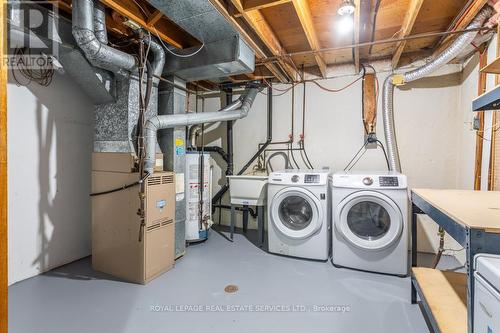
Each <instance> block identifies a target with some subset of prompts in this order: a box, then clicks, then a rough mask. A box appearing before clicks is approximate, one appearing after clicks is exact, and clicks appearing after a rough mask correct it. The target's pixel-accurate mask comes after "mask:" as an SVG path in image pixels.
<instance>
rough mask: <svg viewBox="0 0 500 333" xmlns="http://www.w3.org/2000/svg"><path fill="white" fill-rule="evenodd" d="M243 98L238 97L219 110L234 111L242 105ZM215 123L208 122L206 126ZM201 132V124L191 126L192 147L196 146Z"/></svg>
mask: <svg viewBox="0 0 500 333" xmlns="http://www.w3.org/2000/svg"><path fill="white" fill-rule="evenodd" d="M241 102H242V101H241V99H240V98H238V99H237V100H236V101H234V102H233V103H231V104H229V105H227V106H226V107H224V108H222V109H220V110H219V111H218V112H224V111H233V110H236V109H238V108H240V107H241ZM211 124H213V123H207V124H205V126H209V125H211ZM200 133H201V125H200V124H198V125H193V126H191V127H190V128H189V142H190V145H191V146H192V147H194V146H196V144H195V142H196V137H197V136H198V135H199V134H200Z"/></svg>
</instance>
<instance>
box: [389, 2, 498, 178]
mask: <svg viewBox="0 0 500 333" xmlns="http://www.w3.org/2000/svg"><path fill="white" fill-rule="evenodd" d="M491 14H492V8H491V7H489V6H487V7H485V8H483V9H482V10H481V12H480V13H479V14H478V15H477V16H476V17H475V18H474V20H473V21H472V23H471V24H469V26H468V27H467V28H466V29H477V28H480V27H482V26H483V24H484V22H485V21H486V20H487V19H488V18H489V17H490V16H491ZM477 34H478V32H477V31H473V32H468V33H464V34H462V35H460V37H458V38H457V39H456V40H455V41H454V42H453V43H452V44H451V46H450V47H449V48H448V49H446V50H445V51H443V53H441V54H440V55H439V56H438V57H437V58H436V59H434V60H433V61H431V62H429V63H428V64H426V65H424V66H422V67H420V68H417V69H415V70H413V71H410V72H407V73H404V74H394V75H390V76H389V77H388V78H387V79H386V80H385V82H384V87H383V93H382V117H383V122H384V134H385V142H386V146H387V155H388V158H389V168H390V170H391V171H398V172H401V161H400V158H399V150H398V144H397V140H396V130H395V125H394V87H395V86H399V85H404V84H406V83H408V82H412V81H415V80H418V79H420V78H423V77H425V76H427V75H429V74H431V73H433V72H435V71H436V70H438V69H439V68H441V67H442V66H444V65H446V64H447V63H448V62H450V61H451V60H453V59H454V58H455V57H456V56H457V55H458V54H459V53H460V51H461V50H462V49H463V48H464V47H465V46H467V45H468V44H470V43H471V42H472V41H473V40H474V38H475V37H476V35H477Z"/></svg>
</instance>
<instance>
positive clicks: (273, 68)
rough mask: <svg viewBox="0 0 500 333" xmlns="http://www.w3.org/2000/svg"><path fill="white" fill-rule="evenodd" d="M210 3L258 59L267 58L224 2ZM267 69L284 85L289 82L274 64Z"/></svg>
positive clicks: (270, 64)
mask: <svg viewBox="0 0 500 333" xmlns="http://www.w3.org/2000/svg"><path fill="white" fill-rule="evenodd" d="M210 3H211V4H212V5H213V6H214V7H215V8H216V9H217V10H218V11H219V13H221V15H222V16H224V17H225V18H226V19H227V20H228V22H229V23H231V25H232V26H233V28H234V29H236V31H237V32H238V33H239V34H240V36H241V37H242V38H243V40H244V41H245V42H246V43H247V44H248V45H250V47H251V48H252V49H253V50H254V52H255V55H256V57H257V59H262V58H266V54H265V53H264V51H263V50H262V49H261V47H260V46H259V45H258V44H257V43H256V42H255V41H254V40H253V38H252V37H250V36H249V35H248V33H247V32H246V31H245V29H243V28H242V27H241V26H240V25H239V24H238V22H236V20H235V18H234V17H233V16H232V15H230V14H229V13H228V11H227V8H226V6H225V4H224V1H222V0H210ZM265 67H266V68H267V69H268V70H269V71H270V72H271V73H272V74H273V75H274V76H275V77H276V78H277V79H278V80H279V81H280V82H282V83H285V82H287V81H288V80H287V78H286V77H285V76H284V75H283V74H282V73H281V71H280V69H279V68H278V67H277V66H276V65H275V64H272V63H266V64H265Z"/></svg>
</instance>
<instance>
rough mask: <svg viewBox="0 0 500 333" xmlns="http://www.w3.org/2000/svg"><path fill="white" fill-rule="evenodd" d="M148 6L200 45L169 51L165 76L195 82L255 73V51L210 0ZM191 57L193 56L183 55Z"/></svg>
mask: <svg viewBox="0 0 500 333" xmlns="http://www.w3.org/2000/svg"><path fill="white" fill-rule="evenodd" d="M149 3H151V5H153V6H154V7H156V8H158V10H160V11H161V12H163V14H165V16H167V17H168V18H169V19H170V20H171V21H173V22H174V23H175V24H177V25H178V26H179V27H181V28H182V29H184V30H185V31H186V32H188V33H189V34H191V35H192V36H193V37H195V38H196V39H198V40H199V41H201V42H202V43H203V46H194V47H191V48H188V49H185V50H177V49H172V50H171V51H172V52H168V53H167V54H166V57H167V58H166V60H167V62H166V66H165V70H164V73H165V74H172V75H175V76H177V77H179V78H181V79H183V80H184V81H196V80H205V79H211V80H217V79H218V78H225V77H228V76H230V75H237V74H242V73H251V72H253V71H254V69H255V54H254V52H253V51H252V49H251V48H250V47H249V46H248V45H247V44H246V43H245V42H244V41H243V40H242V39H241V37H240V36H239V34H238V33H237V32H236V30H235V29H234V28H233V27H232V26H231V24H230V23H229V22H227V20H226V18H225V17H224V16H222V14H220V13H219V11H218V10H217V9H216V8H215V7H214V6H213V5H212V4H211V3H210V0H183V1H164V0H149ZM208 27H209V28H208ZM200 47H202V48H201V50H200ZM197 51H199V52H197ZM195 53H196V54H195ZM175 54H177V55H175ZM190 54H194V55H193V56H189V57H187V56H186V55H190Z"/></svg>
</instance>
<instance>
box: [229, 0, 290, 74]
mask: <svg viewBox="0 0 500 333" xmlns="http://www.w3.org/2000/svg"><path fill="white" fill-rule="evenodd" d="M230 1H231V3H232V4H233V5H234V7H235V8H236V10H238V11H239V12H240V14H242V17H243V19H244V20H245V21H246V22H247V23H248V24H249V25H250V27H251V28H252V29H253V30H254V31H255V33H256V34H257V36H258V37H259V38H260V39H261V40H262V42H263V43H264V44H265V45H266V46H267V48H268V49H269V50H270V51H271V53H272V54H273V55H274V56H278V57H280V56H282V55H283V54H286V53H287V52H286V50H285V49H284V48H283V47H282V46H281V42H280V41H279V39H278V37H276V35H275V34H274V31H273V30H272V29H271V27H270V26H269V23H267V21H266V19H265V18H264V16H263V15H262V13H261V12H260V11H259V10H252V11H249V12H245V11H244V10H243V6H242V4H241V0H230ZM278 63H279V65H280V66H281V67H282V68H283V70H284V71H285V73H286V74H287V75H288V76H289V77H290V78H291V79H292V80H295V79H296V77H297V72H296V71H295V69H294V68H293V66H291V65H290V64H289V63H287V62H286V61H282V60H279V62H278Z"/></svg>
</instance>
